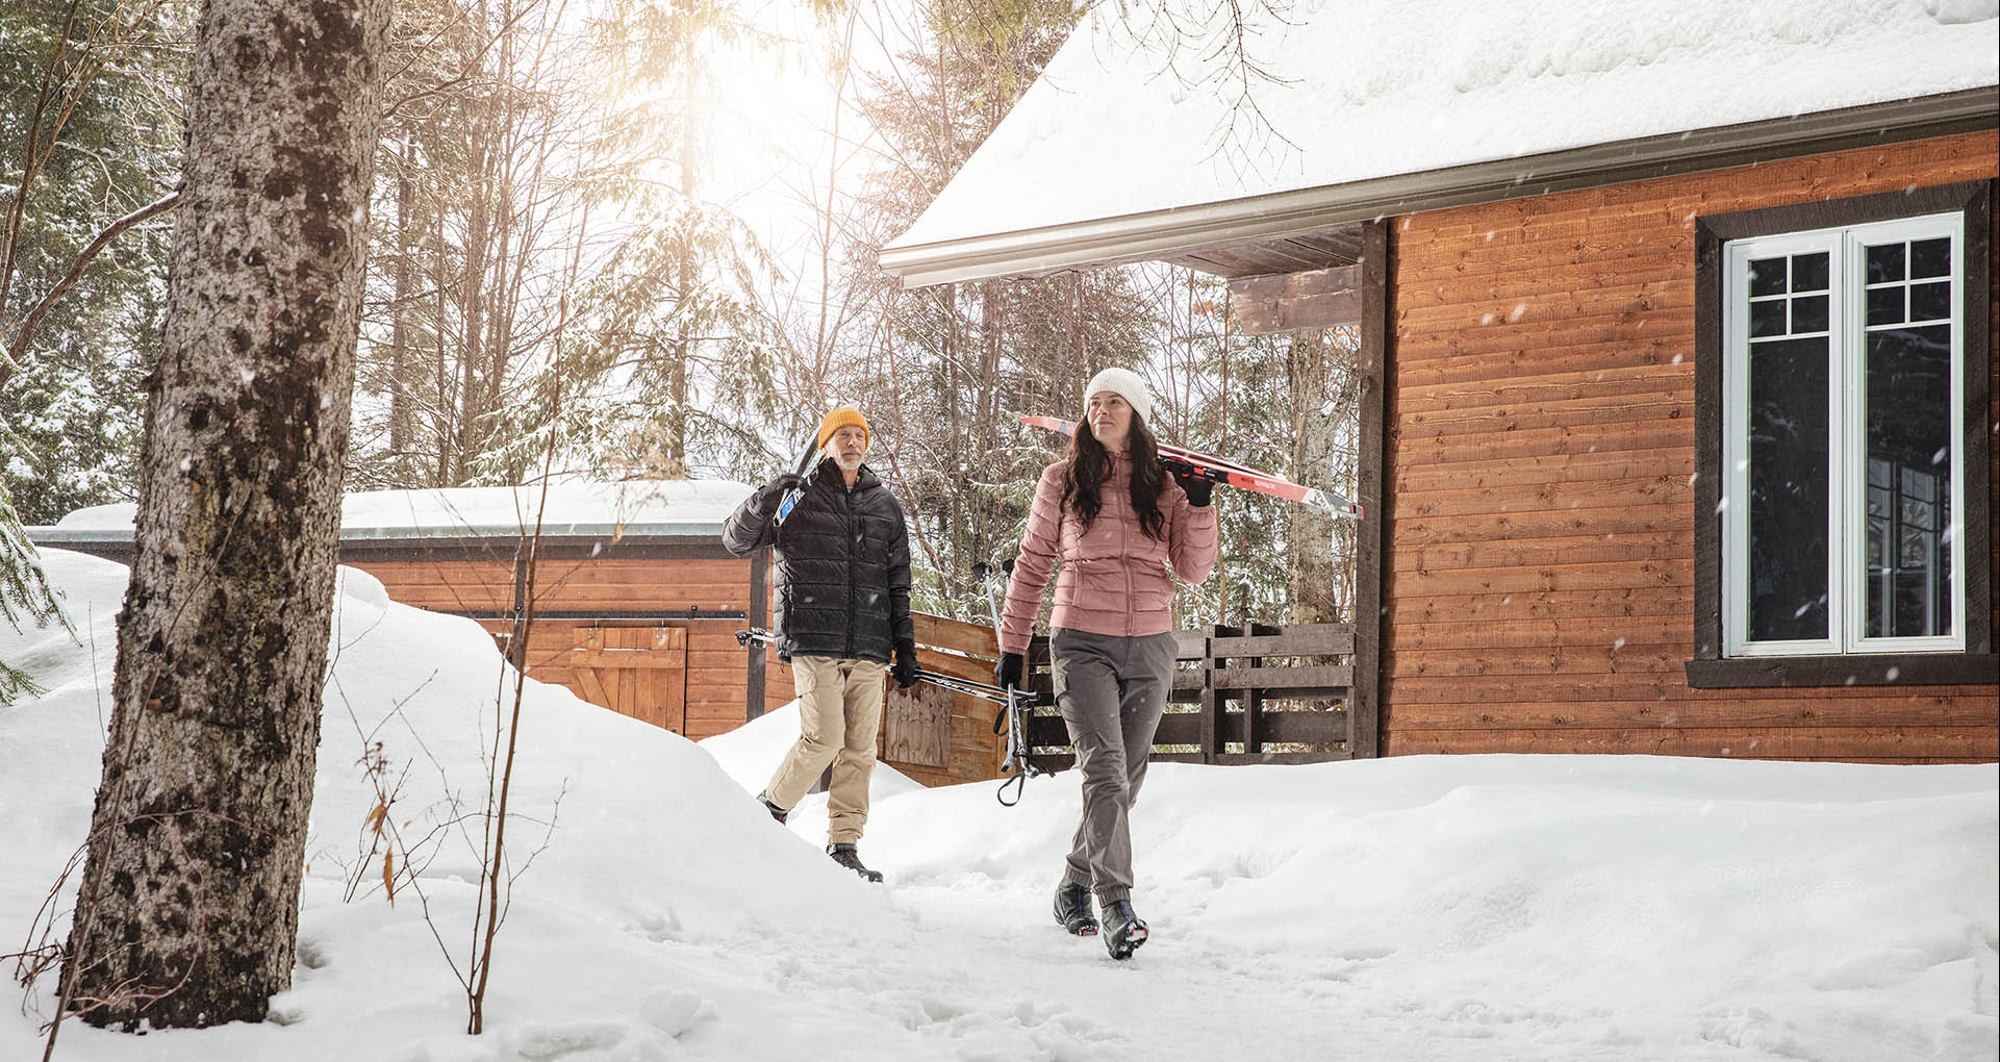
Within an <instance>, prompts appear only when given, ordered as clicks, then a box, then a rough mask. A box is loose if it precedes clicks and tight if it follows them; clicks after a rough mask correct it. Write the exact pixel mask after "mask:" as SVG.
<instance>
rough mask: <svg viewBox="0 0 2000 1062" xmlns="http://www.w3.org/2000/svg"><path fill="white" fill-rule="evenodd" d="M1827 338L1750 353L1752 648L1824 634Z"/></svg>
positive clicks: (1758, 346)
mask: <svg viewBox="0 0 2000 1062" xmlns="http://www.w3.org/2000/svg"><path fill="white" fill-rule="evenodd" d="M1827 374H1828V367H1827V340H1826V339H1825V338H1815V339H1786V340H1778V341H1774V342H1765V343H1753V344H1751V346H1750V516H1749V521H1750V555H1749V578H1750V629H1749V631H1748V632H1747V634H1748V635H1749V637H1750V639H1751V640H1752V641H1775V640H1791V639H1805V638H1825V637H1826V636H1827V629H1828V628H1827V581H1826V579H1827V527H1826V523H1827V505H1828V497H1827V486H1828V479H1827V469H1828V459H1829V456H1828V441H1827V394H1828V392H1827V385H1828V376H1827Z"/></svg>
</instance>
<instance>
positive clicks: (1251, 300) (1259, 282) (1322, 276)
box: [1229, 264, 1362, 336]
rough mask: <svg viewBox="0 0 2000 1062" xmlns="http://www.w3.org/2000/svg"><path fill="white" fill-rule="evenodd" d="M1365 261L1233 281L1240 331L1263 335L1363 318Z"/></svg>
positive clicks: (1231, 290)
mask: <svg viewBox="0 0 2000 1062" xmlns="http://www.w3.org/2000/svg"><path fill="white" fill-rule="evenodd" d="M1361 271H1362V266H1361V265H1358V264H1357V265H1346V266H1335V267H1334V268H1332V269H1315V270H1313V271H1312V272H1309V273H1275V274H1272V275H1270V276H1262V277H1243V278H1241V279H1237V280H1232V281H1230V282H1229V308H1230V312H1231V313H1232V314H1233V315H1234V316H1235V318H1236V330H1237V331H1239V332H1243V333H1245V334H1247V335H1253V336H1261V335H1266V334H1268V333H1271V332H1295V331H1298V330H1300V329H1306V328H1334V327H1338V326H1340V325H1351V324H1358V323H1360V321H1361Z"/></svg>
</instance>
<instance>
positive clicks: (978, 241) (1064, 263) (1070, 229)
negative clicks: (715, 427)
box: [876, 85, 2000, 288]
mask: <svg viewBox="0 0 2000 1062" xmlns="http://www.w3.org/2000/svg"><path fill="white" fill-rule="evenodd" d="M1996 127H2000V86H1995V85H1987V86H1984V87H1981V88H1976V89H1966V90H1964V91H1960V92H1950V93H1944V94H1942V95H1936V96H1919V97H1914V98H1911V99H1904V100H1894V101H1891V102H1888V103H1876V104H1869V105H1867V106H1864V107H1850V108H1846V109H1843V110H1837V111H1820V112H1816V113H1812V114H1802V115H1797V116H1795V117H1791V118H1777V119H1768V120H1765V121H1760V122H1745V123H1742V124H1739V125H1727V126H1718V127H1716V128H1712V129H1698V130H1693V131H1690V132H1687V133H1672V134H1668V135H1664V136H1652V137H1642V138H1639V139H1635V140H1622V141H1617V142H1614V143H1609V144H1595V145H1592V146H1590V147H1582V148H1572V149H1569V150H1566V151H1552V152H1547V153H1544V154H1540V155H1523V156H1521V157H1519V158H1512V159H1500V160H1496V161H1492V162H1478V163H1472V164H1470V165H1466V166H1453V167H1449V168H1447V169H1441V170H1427V171H1424V172H1421V173H1410V174H1398V175H1395V176H1390V177H1378V178H1375V179H1372V180H1366V181H1355V182H1352V183H1349V184H1338V185H1326V186H1323V187H1319V188H1303V189H1298V190H1294V191H1289V192H1274V193H1271V194H1269V195H1259V196H1249V197H1246V198H1242V199H1230V200H1224V201H1222V202H1215V203H1202V204H1199V205H1195V206H1189V207H1180V208H1175V209H1169V210H1155V211H1148V212H1146V213H1142V214H1125V215H1121V216H1118V217H1111V218H1100V219H1094V220H1090V221H1079V222H1073V223H1069V224H1063V225H1049V226H1044V227H1041V228H1034V229H1022V230H1019V231H1015V232H998V233H992V234H989V235H985V236H972V237H966V238H964V239H957V240H945V241H941V242H937V243H925V244H914V245H910V246H905V247H897V246H889V247H884V248H883V249H882V250H881V251H880V252H879V254H878V255H877V258H876V260H877V262H878V264H879V265H880V266H881V267H882V269H883V270H884V271H885V272H887V273H889V274H890V275H891V276H896V277H900V278H901V279H902V281H903V286H904V287H905V288H922V287H928V286H930V285H932V284H945V283H951V282H954V281H965V280H988V279H992V278H996V277H1012V276H1038V275H1041V274H1046V273H1053V272H1057V271H1060V270H1064V269H1081V268H1086V267H1092V266H1104V265H1116V264H1119V263H1123V262H1137V261H1145V260H1147V259H1154V258H1162V257H1168V256H1172V255H1178V254H1184V253H1187V252H1190V251H1195V250H1198V249H1200V248H1202V247H1206V246H1213V245H1216V244H1223V243H1230V242H1235V241H1239V240H1247V239H1257V238H1260V237H1270V236H1280V235H1283V234H1285V233H1290V232H1298V231H1302V230H1305V229H1312V228H1319V227H1322V226H1326V225H1333V224H1340V223H1343V222H1352V221H1367V220H1371V219H1374V218H1380V217H1387V216H1390V215H1395V214H1415V213H1420V212H1422V211H1426V210H1439V209H1443V208H1445V207H1455V206H1466V205H1468V204H1472V203H1487V202H1495V201H1498V200H1503V199H1518V198H1522V197H1524V196H1537V195H1546V194H1548V193H1551V192H1561V191H1569V190H1572V189H1577V188H1590V187H1597V186H1602V185H1608V184H1619V183H1623V182H1625V181H1633V180H1640V179H1643V178H1648V177H1663V176H1668V175H1672V174H1679V173H1692V172H1696V171H1699V170H1712V169H1722V168H1725V167H1729V166H1742V165H1747V164H1749V163H1753V162H1768V161H1773V160H1776V159H1783V158H1796V157H1799V156H1802V155H1817V154H1821V153H1824V152H1828V151H1837V150H1842V149H1845V148H1852V147H1862V146H1866V145H1870V144H1883V143H1894V142H1898V141H1905V140H1918V139H1923V138H1926V137H1933V136H1946V135H1950V134H1953V133H1963V132H1971V131H1975V130H1980V129H1993V128H1996Z"/></svg>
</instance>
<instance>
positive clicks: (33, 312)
mask: <svg viewBox="0 0 2000 1062" xmlns="http://www.w3.org/2000/svg"><path fill="white" fill-rule="evenodd" d="M180 201H181V193H180V190H179V189H175V190H174V191H171V192H168V193H167V194H166V195H163V196H161V197H160V198H158V199H155V200H153V201H152V202H151V203H148V204H146V205H145V206H142V207H140V208H139V209H137V210H134V211H133V212H131V213H130V214H127V215H125V216H124V217H122V218H119V219H118V220H117V221H114V222H112V223H111V224H110V225H107V226H105V228H104V231H103V232H100V233H98V234H97V238H96V239H94V240H92V241H90V246H88V247H85V248H84V249H83V250H81V251H79V252H77V255H76V258H75V259H73V260H72V261H71V262H70V264H69V269H68V271H66V272H65V273H63V276H62V279H61V280H58V281H56V283H55V286H53V287H51V288H50V289H49V290H48V291H47V292H46V293H45V294H43V296H42V297H41V299H40V300H39V301H37V302H36V303H35V305H34V308H33V309H30V310H29V311H28V313H27V316H25V317H23V318H22V319H21V324H20V327H18V328H16V329H15V330H14V335H13V336H12V337H10V338H9V339H8V341H7V351H6V353H5V355H3V356H0V385H4V384H5V383H6V382H7V378H8V377H10V376H12V375H13V374H14V373H15V372H16V371H18V370H19V369H20V367H21V358H22V357H23V356H24V355H25V354H26V353H27V350H28V342H29V341H30V340H32V339H33V338H34V335H35V330H36V329H38V328H40V327H41V324H42V319H43V318H45V317H47V316H48V315H49V311H50V310H52V309H54V308H55V305H56V303H58V302H60V301H62V297H63V296H64V295H67V294H68V293H69V289H71V288H73V287H75V286H76V282H77V281H78V280H80V279H82V277H83V271H84V270H85V269H86V268H88V267H89V265H90V263H91V260H92V259H95V258H96V257H97V256H98V255H99V254H101V253H103V251H104V249H105V248H106V247H109V246H110V245H111V241H113V240H115V239H117V238H118V237H119V236H120V235H121V234H123V233H124V232H125V231H126V230H128V229H130V228H132V227H134V226H136V225H142V224H144V223H145V222H147V221H149V220H151V219H153V218H155V217H157V216H159V215H160V214H163V213H165V212H167V211H169V210H172V209H173V208H174V207H175V206H176V205H178V204H179V203H180Z"/></svg>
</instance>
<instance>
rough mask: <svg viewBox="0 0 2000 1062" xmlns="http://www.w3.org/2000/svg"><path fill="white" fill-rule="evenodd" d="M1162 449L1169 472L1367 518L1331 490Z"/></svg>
mask: <svg viewBox="0 0 2000 1062" xmlns="http://www.w3.org/2000/svg"><path fill="white" fill-rule="evenodd" d="M1021 423H1023V424H1027V425H1029V426H1031V427H1036V428H1047V429H1048V430H1050V431H1059V432H1061V433H1063V434H1064V435H1074V434H1076V421H1073V420H1063V419H1062V418H1060V417H1022V418H1021ZM1159 448H1160V463H1161V464H1163V465H1166V466H1167V467H1168V468H1169V469H1176V470H1179V471H1182V472H1191V473H1193V474H1195V475H1197V476H1200V477H1201V478H1203V479H1207V480H1213V481H1214V482H1217V483H1222V484H1226V485H1228V486H1231V487H1240V488H1242V489H1244V490H1254V491H1256V492H1257V493H1259V494H1269V495H1271V496H1272V497H1275V498H1286V499H1289V500H1291V501H1295V502H1299V503H1300V504H1302V505H1309V506H1311V507H1313V508H1315V509H1318V510H1319V511H1320V512H1323V513H1325V514H1327V515H1328V516H1337V517H1343V518H1346V519H1350V520H1359V519H1362V517H1363V515H1364V514H1363V513H1362V511H1361V506H1360V505H1359V504H1357V503H1355V502H1352V501H1349V500H1348V499H1346V498H1343V497H1341V496H1340V495H1339V494H1336V493H1334V492H1333V491H1330V490H1321V489H1320V488H1318V487H1308V486H1306V485H1305V484H1303V483H1294V482H1292V481H1291V480H1289V479H1286V478H1285V477H1283V476H1280V475H1277V474H1276V473H1272V472H1260V471H1258V470H1257V469H1254V468H1250V467H1248V466H1247V465H1239V464H1237V463H1236V462H1234V461H1231V460H1228V459H1227V458H1222V457H1217V456H1215V455H1214V454H1205V453H1201V452H1199V451H1196V450H1189V449H1185V448H1183V447H1179V446H1169V445H1167V444H1166V443H1160V444H1159Z"/></svg>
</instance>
